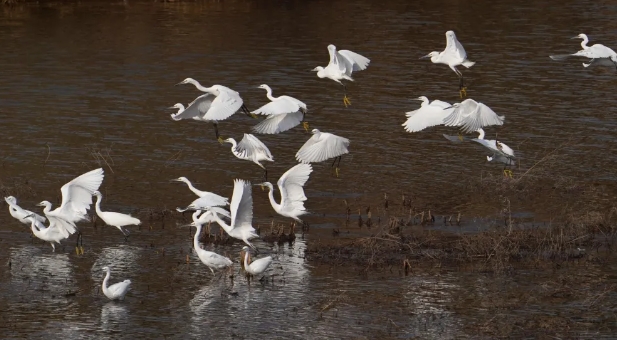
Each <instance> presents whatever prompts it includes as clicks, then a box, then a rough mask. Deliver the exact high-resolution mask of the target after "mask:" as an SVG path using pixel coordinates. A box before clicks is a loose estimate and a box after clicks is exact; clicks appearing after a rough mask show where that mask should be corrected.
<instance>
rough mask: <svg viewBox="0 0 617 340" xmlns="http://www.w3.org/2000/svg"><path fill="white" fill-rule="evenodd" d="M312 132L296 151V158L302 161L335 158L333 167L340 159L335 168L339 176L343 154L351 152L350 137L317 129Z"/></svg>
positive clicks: (313, 161) (315, 161)
mask: <svg viewBox="0 0 617 340" xmlns="http://www.w3.org/2000/svg"><path fill="white" fill-rule="evenodd" d="M312 132H313V136H312V137H311V138H309V140H307V141H306V143H304V145H302V147H301V148H300V150H298V152H297V153H296V159H297V160H298V161H299V162H302V163H317V162H323V161H325V160H326V159H330V158H334V162H332V167H333V166H334V163H335V162H336V160H337V159H338V164H337V165H336V168H335V169H336V176H337V177H338V175H339V166H340V165H341V155H344V154H346V153H349V149H348V148H349V139H347V138H343V137H339V136H337V135H333V134H331V133H328V132H321V131H319V130H317V129H313V131H312Z"/></svg>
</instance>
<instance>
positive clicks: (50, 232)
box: [26, 213, 70, 252]
mask: <svg viewBox="0 0 617 340" xmlns="http://www.w3.org/2000/svg"><path fill="white" fill-rule="evenodd" d="M26 219H27V220H29V221H30V229H31V230H32V234H34V236H36V237H37V238H39V239H41V240H43V241H45V242H49V244H50V245H51V248H52V249H53V251H54V252H55V251H56V245H55V244H54V243H57V244H60V241H62V240H64V239H66V238H68V237H69V235H70V234H68V233H67V232H66V230H65V229H64V228H62V226H61V225H59V224H54V225H50V226H49V227H46V226H45V225H43V224H42V223H40V222H38V221H37V220H36V219H35V217H34V213H32V214H30V215H27V216H26ZM37 222H38V223H37Z"/></svg>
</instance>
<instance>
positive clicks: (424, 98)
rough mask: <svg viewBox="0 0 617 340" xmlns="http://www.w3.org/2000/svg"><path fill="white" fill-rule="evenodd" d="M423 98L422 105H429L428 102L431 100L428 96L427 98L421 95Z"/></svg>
mask: <svg viewBox="0 0 617 340" xmlns="http://www.w3.org/2000/svg"><path fill="white" fill-rule="evenodd" d="M421 99H422V104H421V105H422V106H425V105H428V104H429V100H428V98H426V97H421Z"/></svg>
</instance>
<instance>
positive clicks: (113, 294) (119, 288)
mask: <svg viewBox="0 0 617 340" xmlns="http://www.w3.org/2000/svg"><path fill="white" fill-rule="evenodd" d="M103 271H106V272H107V275H105V278H104V279H103V284H102V285H101V288H103V294H105V296H107V298H109V299H110V300H124V296H125V295H126V293H128V291H129V286H130V285H131V280H124V281H122V282H118V283H114V284H113V285H111V286H109V287H107V282H108V281H109V277H110V276H111V271H110V270H109V267H103Z"/></svg>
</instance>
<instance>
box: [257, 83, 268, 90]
mask: <svg viewBox="0 0 617 340" xmlns="http://www.w3.org/2000/svg"><path fill="white" fill-rule="evenodd" d="M257 88H258V89H264V90H268V89H269V88H270V86H268V85H266V84H261V85H259V86H257Z"/></svg>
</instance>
